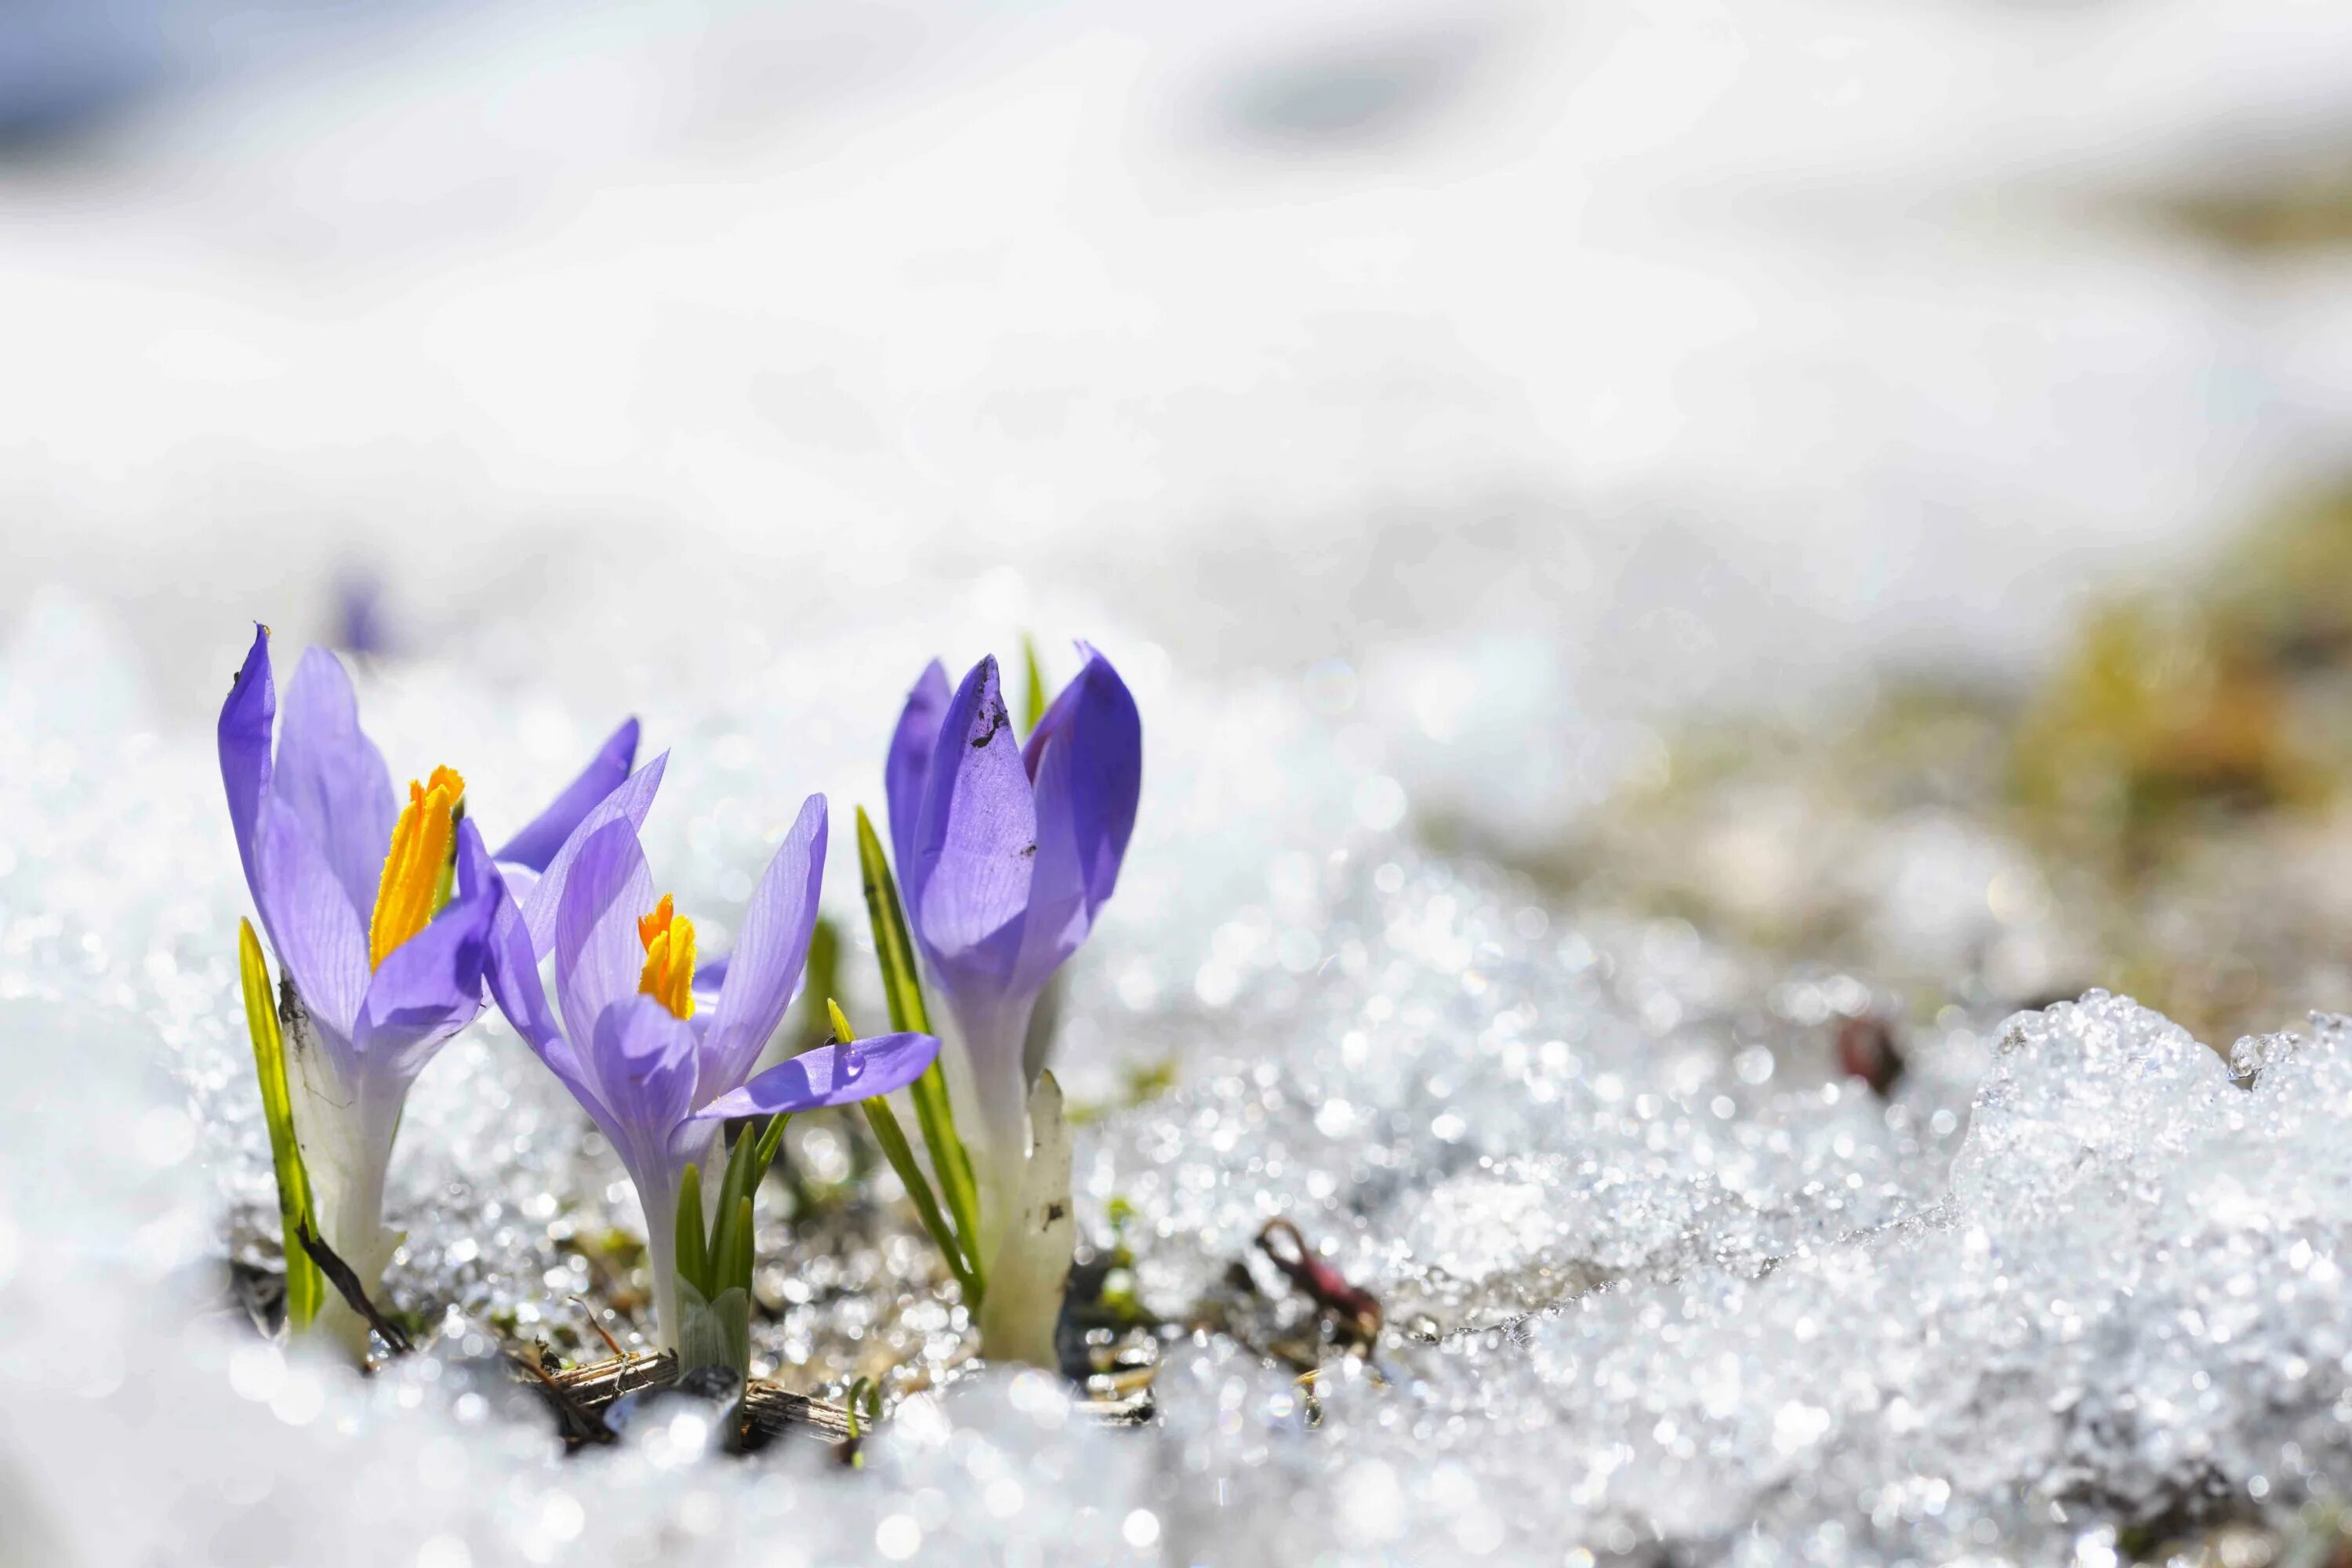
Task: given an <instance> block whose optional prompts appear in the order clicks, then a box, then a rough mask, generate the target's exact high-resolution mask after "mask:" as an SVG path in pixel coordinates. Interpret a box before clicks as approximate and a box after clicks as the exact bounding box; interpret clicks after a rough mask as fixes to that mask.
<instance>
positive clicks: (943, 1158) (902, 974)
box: [844, 805, 985, 1300]
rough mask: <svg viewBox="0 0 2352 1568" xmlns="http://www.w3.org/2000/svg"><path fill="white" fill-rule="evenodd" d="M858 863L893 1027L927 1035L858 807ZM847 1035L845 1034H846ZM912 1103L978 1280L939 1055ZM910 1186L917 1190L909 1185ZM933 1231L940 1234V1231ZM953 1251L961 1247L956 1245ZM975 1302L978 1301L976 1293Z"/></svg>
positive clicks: (976, 1238)
mask: <svg viewBox="0 0 2352 1568" xmlns="http://www.w3.org/2000/svg"><path fill="white" fill-rule="evenodd" d="M857 867H858V870H859V871H860V872H861V873H862V874H863V877H864V880H865V883H866V915H867V917H868V918H869V919H870V920H871V921H873V925H874V952H875V955H876V957H877V959H878V960H879V961H880V963H881V965H882V990H883V994H885V995H886V996H887V997H888V999H889V1003H890V1026H891V1027H892V1028H893V1029H896V1030H898V1031H900V1032H902V1033H904V1032H908V1031H911V1032H913V1033H916V1034H922V1035H928V1034H931V1033H933V1032H934V1031H933V1030H932V1028H931V1015H930V1010H929V1008H927V1007H925V1006H924V1005H923V981H922V974H921V972H920V971H919V969H918V968H917V967H916V963H915V944H914V942H913V940H912V939H911V938H910V937H909V936H908V934H907V916H906V911H905V910H904V909H903V908H902V907H901V906H900V904H899V902H898V881H897V879H895V878H893V877H892V876H891V875H890V862H889V860H888V859H887V858H885V857H884V855H883V853H882V840H881V839H880V838H879V837H877V836H876V834H875V832H874V824H873V822H872V821H871V820H870V819H869V818H868V817H867V816H866V808H865V807H864V806H862V805H861V806H859V807H858V808H857ZM844 1038H847V1036H844ZM907 1093H908V1098H910V1099H911V1100H914V1102H915V1120H916V1121H917V1123H918V1124H919V1126H920V1127H921V1128H922V1130H923V1145H924V1147H925V1148H927V1149H929V1151H930V1154H931V1168H932V1169H933V1170H934V1171H936V1172H938V1173H939V1178H940V1192H941V1193H942V1194H944V1195H945V1197H946V1199H947V1206H948V1213H949V1214H950V1215H952V1216H953V1218H954V1220H955V1225H956V1234H957V1235H958V1236H959V1237H961V1252H962V1255H963V1258H964V1260H965V1265H964V1268H963V1269H962V1270H960V1271H959V1272H960V1273H963V1272H968V1273H969V1274H970V1276H971V1279H972V1280H973V1282H974V1284H975V1285H977V1284H981V1283H984V1281H985V1269H984V1268H983V1267H982V1264H981V1262H980V1256H979V1255H980V1186H979V1184H977V1183H976V1182H974V1181H973V1180H972V1177H971V1156H970V1155H968V1154H967V1153H965V1152H964V1146H963V1140H962V1138H961V1137H960V1136H958V1135H957V1133H956V1124H955V1111H954V1109H953V1108H952V1107H951V1106H950V1104H949V1103H948V1080H947V1074H946V1073H945V1072H944V1071H943V1070H942V1069H941V1068H940V1064H939V1063H938V1062H936V1061H934V1062H933V1063H931V1065H930V1066H929V1067H927V1068H924V1069H923V1076H922V1077H920V1078H919V1079H916V1080H915V1081H914V1083H913V1084H912V1085H910V1086H909V1087H908V1090H907ZM908 1190H909V1191H910V1192H911V1191H912V1188H909V1189H908ZM935 1234H936V1233H935ZM953 1250H956V1249H953V1248H950V1251H953ZM974 1300H977V1298H976V1297H975V1298H974Z"/></svg>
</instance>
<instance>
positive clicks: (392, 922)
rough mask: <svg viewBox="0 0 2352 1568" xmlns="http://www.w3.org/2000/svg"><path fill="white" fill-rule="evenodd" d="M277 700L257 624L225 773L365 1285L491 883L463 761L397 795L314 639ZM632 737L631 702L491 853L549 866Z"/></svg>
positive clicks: (321, 1186) (617, 769) (339, 1217)
mask: <svg viewBox="0 0 2352 1568" xmlns="http://www.w3.org/2000/svg"><path fill="white" fill-rule="evenodd" d="M273 727H274V728H275V729H276V731H277V743H276V747H275V750H274V752H273V749H272V745H271V731H272V729H273ZM636 743H637V727H636V723H635V721H634V720H632V721H629V722H627V723H625V724H624V725H622V726H621V728H620V729H619V730H618V731H615V732H614V734H613V736H612V737H611V739H609V740H608V741H606V742H605V743H604V747H603V748H602V749H601V750H600V751H599V752H598V753H597V755H596V757H595V758H594V759H593V761H591V762H590V763H589V764H588V766H587V768H586V769H585V770H584V771H583V773H581V775H580V776H579V778H577V779H575V780H574V781H573V782H572V784H571V785H570V786H569V787H567V788H566V789H565V790H564V791H563V793H562V795H559V796H558V797H557V798H556V800H555V802H554V803H553V804H552V805H550V806H549V807H548V808H547V810H546V811H545V812H543V813H541V816H539V817H538V818H537V819H536V820H534V821H533V822H532V823H531V824H530V826H527V827H525V828H524V829H523V830H522V832H521V833H520V834H518V835H516V837H514V839H513V840H512V841H511V842H509V844H508V845H507V846H506V847H505V848H503V849H502V850H501V851H500V852H499V853H500V855H502V856H504V857H506V858H509V859H511V860H513V861H514V862H515V863H516V866H517V868H518V874H520V875H525V876H527V875H529V874H530V870H531V869H532V868H535V867H538V866H544V865H546V864H547V862H548V858H549V854H550V853H551V850H552V848H553V847H554V846H555V845H557V844H560V843H561V842H562V839H563V837H564V836H565V835H566V834H567V833H568V832H569V830H570V829H571V827H572V825H573V824H575V823H577V822H578V821H579V819H580V818H581V816H583V814H584V813H586V812H587V810H588V809H589V808H590V807H591V806H593V805H595V804H596V803H597V802H598V801H600V800H602V799H604V797H605V796H607V795H610V794H611V793H612V791H613V789H614V785H615V784H617V783H618V782H619V781H620V780H621V779H623V778H625V777H626V776H627V774H628V771H629V764H630V763H631V761H632V760H633V758H634V756H635V752H636ZM219 744H220V762H221V779H222V783H223V784H225V785H226V789H227V793H228V808H229V819H230V822H231V824H232V826H234V828H235V830H236V846H237V854H238V856H239V858H241V859H242V860H243V862H244V865H245V876H246V882H247V887H248V888H249V889H251V891H252V894H253V901H254V905H255V908H256V909H257V911H258V912H259V914H260V916H261V926H262V930H263V931H264V932H265V933H266V934H267V935H268V940H269V945H270V947H271V949H272V950H273V951H274V952H276V953H277V955H278V966H279V968H280V969H281V971H282V972H283V975H284V984H283V989H282V993H281V998H280V1014H281V1017H282V1019H283V1024H284V1029H285V1038H286V1051H287V1072H288V1079H289V1090H290V1092H291V1096H292V1106H293V1114H294V1124H295V1136H296V1142H297V1144H298V1146H299V1149H300V1151H301V1154H302V1161H303V1164H304V1166H305V1168H306V1170H307V1172H308V1174H309V1178H310V1189H311V1200H312V1203H313V1205H314V1207H315V1210H316V1213H317V1215H318V1219H319V1234H320V1238H321V1239H322V1240H323V1241H325V1243H326V1244H327V1245H328V1246H329V1247H331V1248H333V1250H334V1251H335V1253H336V1254H337V1255H338V1256H339V1257H341V1258H342V1259H343V1261H344V1262H345V1263H347V1264H349V1265H350V1266H351V1268H352V1272H353V1273H354V1274H355V1275H356V1276H357V1278H358V1279H359V1280H360V1283H361V1285H362V1289H368V1290H370V1291H373V1289H375V1287H376V1285H377V1283H378V1281H380V1280H381V1279H382V1278H383V1268H384V1265H385V1264H386V1263H387V1262H389V1261H390V1260H391V1257H392V1253H393V1249H394V1247H396V1246H397V1245H398V1244H399V1237H396V1236H394V1235H393V1234H392V1233H391V1232H389V1231H387V1230H385V1229H384V1227H383V1187H384V1178H385V1174H386V1172H387V1169H388V1167H389V1165H390V1163H391V1158H392V1145H393V1140H394V1135H395V1134H396V1132H397V1131H398V1130H399V1126H400V1112H401V1108H402V1106H403V1105H404V1103H405V1102H406V1100H407V1098H408V1089H409V1086H410V1085H411V1084H412V1083H413V1082H414V1081H415V1078H416V1075H417V1074H418V1073H419V1072H420V1071H421V1070H423V1068H424V1067H425V1063H427V1062H428V1061H430V1060H431V1059H432V1058H433V1056H434V1053H435V1052H436V1051H438V1050H439V1049H440V1047H441V1046H442V1045H443V1044H444V1043H445V1042H446V1041H447V1040H448V1038H449V1037H451V1036H453V1035H455V1034H456V1033H457V1031H458V1030H460V1029H462V1028H464V1027H465V1026H467V1024H469V1023H471V1022H472V1021H473V1019H474V1017H475V1016H476V1015H477V1014H478V1013H479V1012H480V1011H481V1008H482V999H481V990H482V987H481V974H482V964H483V961H484V957H485V954H486V952H487V951H488V934H489V922H490V917H491V914H492V912H493V910H494V909H495V908H496V902H497V895H498V893H499V881H498V879H497V878H496V876H495V875H494V874H493V872H492V870H491V864H490V863H491V856H490V855H489V853H488V850H487V849H486V848H485V847H484V846H483V842H482V838H481V835H480V833H479V832H478V829H477V828H476V827H475V826H474V824H473V822H472V821H470V820H468V819H467V816H466V815H465V809H464V800H465V792H466V784H465V781H464V779H462V778H461V777H460V776H459V775H458V774H457V773H456V772H454V771H453V770H451V769H449V768H446V767H442V768H436V769H434V770H433V773H432V775H431V777H430V778H429V779H427V780H425V781H423V782H416V783H412V784H410V785H409V786H408V800H407V804H406V805H401V804H400V802H399V800H398V797H397V796H396V795H394V790H393V784H392V775H391V774H390V773H388V772H387V771H386V770H385V767H384V763H383V755H382V753H380V752H378V751H377V750H376V748H375V746H374V744H373V742H370V741H369V740H368V738H367V736H366V735H365V734H364V733H362V731H361V729H360V726H359V706H358V702H357V700H356V699H355V698H354V697H353V695H352V684H351V679H350V677H349V676H348V675H346V674H345V673H344V670H343V667H342V665H341V662H339V661H338V660H337V659H336V658H335V656H334V655H333V654H331V653H329V652H327V651H326V650H324V649H322V648H312V649H310V651H309V652H308V653H306V654H305V655H304V656H303V658H302V661H301V663H300V665H299V667H298V668H296V670H295V673H294V679H293V681H292V683H291V685H289V688H288V689H287V692H286V702H285V713H284V718H283V722H282V723H280V722H278V692H277V685H276V681H275V679H274V678H273V674H272V671H271V668H270V660H269V634H268V630H267V629H266V628H263V629H259V630H257V632H256V634H255V636H254V639H253V647H252V648H251V650H250V651H249V652H248V653H247V655H246V659H245V663H244V666H243V667H242V668H240V669H239V670H238V671H237V674H236V681H235V683H234V684H233V685H232V686H231V687H230V689H229V694H228V700H227V701H226V702H225V703H224V704H223V705H222V707H221V713H220V725H219ZM323 1315H324V1316H325V1317H326V1319H327V1321H328V1327H329V1329H330V1331H332V1332H335V1333H336V1334H337V1335H338V1336H339V1337H341V1338H342V1339H343V1340H344V1341H345V1342H346V1343H348V1344H350V1345H351V1346H352V1349H353V1350H354V1351H355V1352H364V1351H365V1348H366V1344H367V1326H366V1324H365V1323H364V1322H362V1321H361V1320H360V1318H359V1317H358V1316H357V1315H356V1314H355V1313H352V1311H351V1310H349V1309H348V1308H347V1307H345V1306H344V1304H343V1303H342V1302H341V1300H340V1299H334V1298H331V1299H330V1300H329V1301H328V1302H327V1305H326V1310H325V1313H324V1314H323Z"/></svg>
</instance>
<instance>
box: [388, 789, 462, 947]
mask: <svg viewBox="0 0 2352 1568" xmlns="http://www.w3.org/2000/svg"><path fill="white" fill-rule="evenodd" d="M465 798H466V781H465V780H464V779H463V778H460V777H459V776H458V774H457V770H456V769H455V768H435V769H434V770H433V776H432V778H431V779H429V780H428V781H426V782H425V783H424V784H418V783H416V782H415V780H413V779H412V780H411V781H409V785H408V805H406V806H405V807H404V808H403V809H402V811H401V813H400V820H399V821H398V822H396V823H394V825H393V828H392V848H391V851H390V852H389V853H387V854H386V855H385V856H384V858H383V880H381V881H379V882H378V883H377V884H376V889H375V917H374V918H373V920H371V921H369V922H368V963H369V964H370V965H371V966H372V967H374V968H382V967H383V961H384V960H385V959H387V958H390V957H391V956H392V950H393V949H394V948H396V947H398V946H399V945H400V944H401V943H402V942H406V941H407V940H408V939H409V938H410V937H412V936H415V934H416V933H417V932H418V931H423V930H424V929H425V922H426V921H430V920H431V919H432V918H433V912H434V911H435V910H437V909H439V908H440V907H441V906H442V905H443V904H445V903H446V902H447V901H448V899H449V874H450V871H451V869H452V868H454V867H455V866H456V864H457V814H458V812H459V810H460V809H461V807H462V806H463V805H464V802H465Z"/></svg>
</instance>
